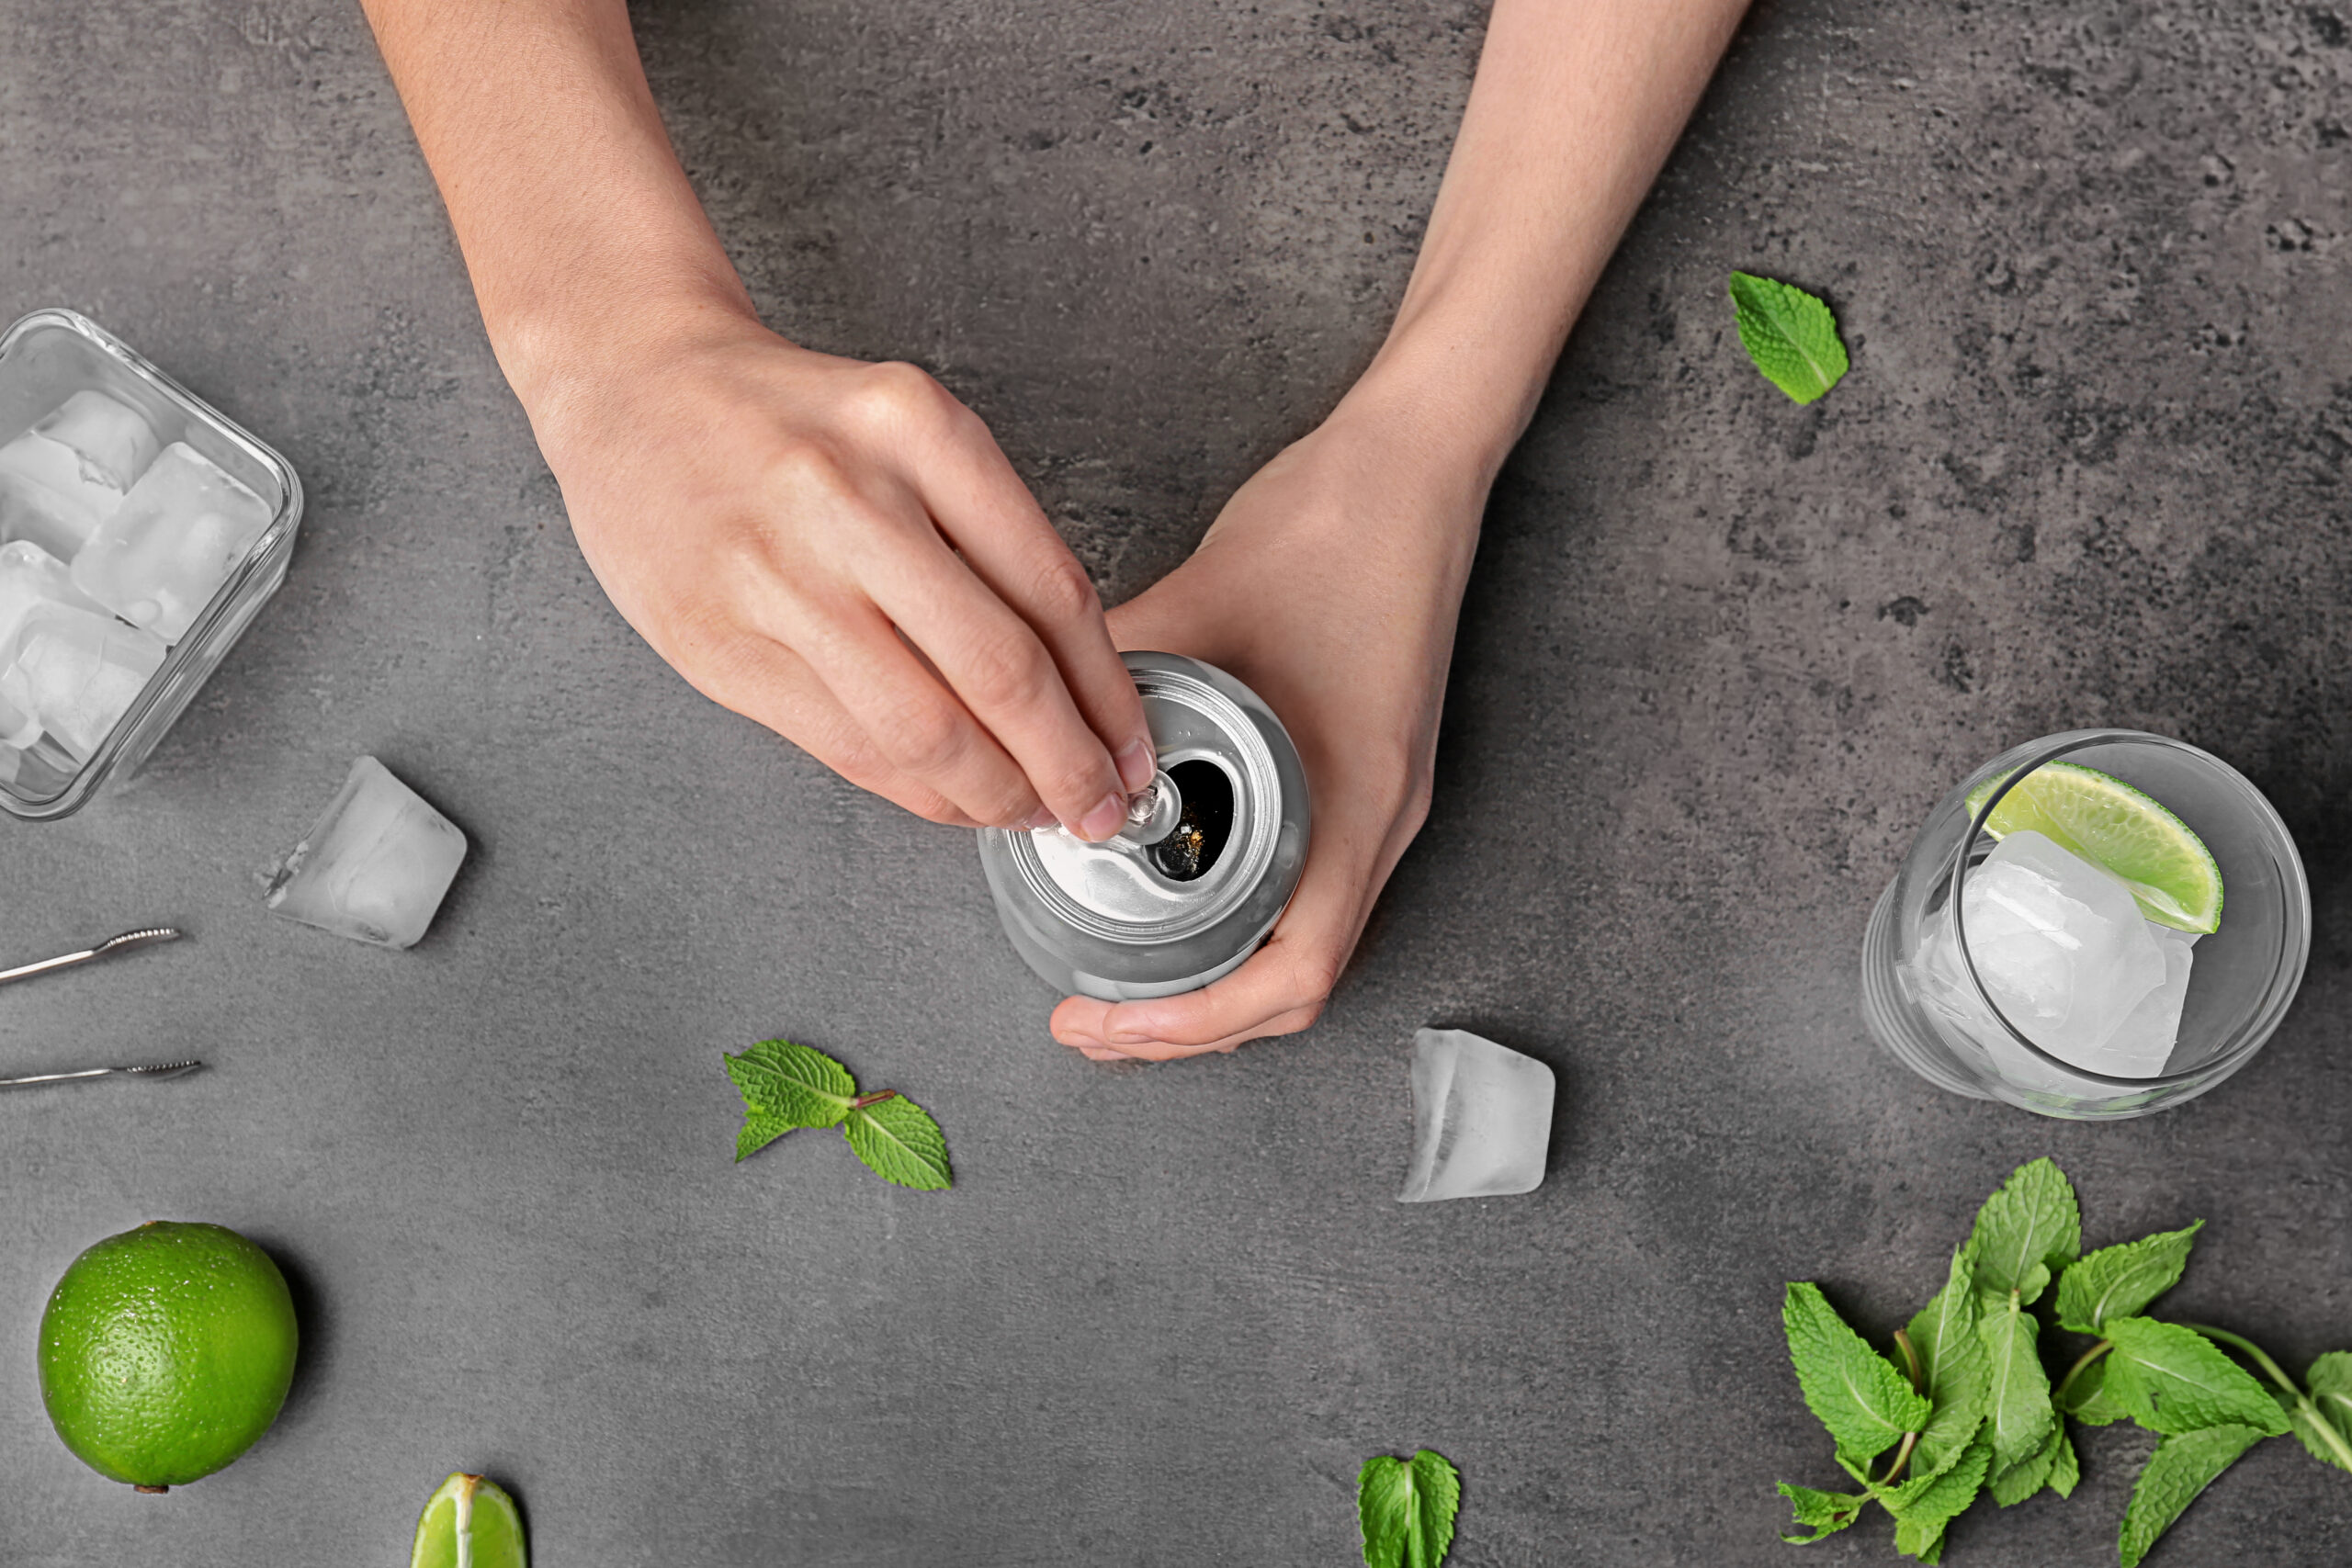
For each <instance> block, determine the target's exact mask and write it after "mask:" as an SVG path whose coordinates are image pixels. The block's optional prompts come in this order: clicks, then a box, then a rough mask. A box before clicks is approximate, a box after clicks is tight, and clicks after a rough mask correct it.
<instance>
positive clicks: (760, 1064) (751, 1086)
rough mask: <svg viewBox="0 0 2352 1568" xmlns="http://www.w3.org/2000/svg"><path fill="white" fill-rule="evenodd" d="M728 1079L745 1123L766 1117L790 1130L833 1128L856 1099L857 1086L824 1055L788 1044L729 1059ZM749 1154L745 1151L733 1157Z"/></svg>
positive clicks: (769, 1044)
mask: <svg viewBox="0 0 2352 1568" xmlns="http://www.w3.org/2000/svg"><path fill="white" fill-rule="evenodd" d="M727 1076H728V1077H730V1078H732V1079H734V1080H735V1088H736V1089H737V1091H738V1092H740V1093H741V1095H742V1097H743V1111H744V1117H745V1120H746V1121H747V1122H748V1121H749V1120H751V1119H752V1118H753V1117H755V1116H764V1117H766V1118H768V1119H770V1120H772V1121H781V1122H784V1123H785V1125H786V1128H791V1127H831V1126H834V1125H836V1124H838V1123H839V1122H840V1121H841V1119H842V1117H843V1116H845V1115H847V1114H848V1113H849V1103H850V1101H851V1100H855V1099H856V1098H857V1080H856V1079H854V1078H853V1077H850V1076H849V1069H848V1068H847V1067H844V1066H842V1065H841V1064H840V1063H839V1062H836V1061H834V1060H833V1059H832V1058H831V1056H828V1055H825V1054H824V1053H823V1052H822V1051H819V1050H815V1049H813V1048H811V1047H809V1046H807V1045H796V1044H794V1043H792V1042H791V1041H789V1040H763V1041H761V1042H760V1043H758V1044H756V1045H754V1046H752V1048H751V1049H750V1050H748V1051H745V1052H744V1053H743V1054H742V1055H740V1056H729V1057H728V1058H727ZM765 1141H766V1140H765V1139H763V1140H762V1142H765ZM752 1146H753V1147H757V1146H758V1145H752ZM749 1152H750V1150H748V1149H747V1150H742V1151H741V1153H738V1154H737V1155H736V1156H735V1157H736V1158H738V1159H741V1158H742V1157H743V1155H744V1154H748V1153H749Z"/></svg>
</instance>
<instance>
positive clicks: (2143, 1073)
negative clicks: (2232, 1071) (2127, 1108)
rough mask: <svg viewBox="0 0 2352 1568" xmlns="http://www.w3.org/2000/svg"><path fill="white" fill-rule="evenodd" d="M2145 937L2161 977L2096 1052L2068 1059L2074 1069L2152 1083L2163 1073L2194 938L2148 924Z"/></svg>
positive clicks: (2176, 1036) (2176, 1029)
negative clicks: (2159, 957)
mask: <svg viewBox="0 0 2352 1568" xmlns="http://www.w3.org/2000/svg"><path fill="white" fill-rule="evenodd" d="M2148 934H2149V935H2151V936H2153V937H2154V938H2155V940H2156V947H2157V949H2158V951H2160V952H2162V953H2164V955H2165V977H2164V980H2163V982H2162V983H2161V984H2159V985H2158V986H2157V987H2156V988H2155V989H2154V990H2153V991H2150V992H2149V993H2148V994H2147V995H2146V996H2145V997H2143V998H2141V1001H2140V1005H2139V1006H2138V1007H2136V1008H2133V1009H2132V1010H2131V1016H2129V1017H2127V1018H2126V1019H2124V1021H2122V1023H2121V1024H2120V1025H2118V1026H2117V1028H2116V1031H2115V1032H2114V1033H2113V1034H2111V1035H2109V1037H2108V1040H2107V1043H2106V1044H2105V1045H2103V1046H2101V1047H2100V1048H2099V1049H2098V1051H2097V1052H2094V1053H2089V1054H2086V1055H2081V1056H2076V1057H2071V1058H2069V1059H2070V1060H2072V1061H2073V1062H2074V1063H2075V1066H2081V1067H2088V1068H2089V1069H2090V1070H2091V1071H2093V1072H2095V1073H2105V1074H2107V1075H2108V1076H2109V1077H2118V1078H2152V1077H2155V1076H2156V1075H2157V1074H2159V1073H2161V1072H2163V1071H2164V1070H2165V1063H2166V1062H2167V1061H2169V1060H2170V1059H2171V1057H2172V1051H2173V1046H2174V1045H2175V1044H2177V1043H2178V1042H2179V1040H2180V1011H2181V1005H2182V1004H2183V1003H2184V1002H2186V1001H2188V972H2189V970H2190V968H2191V967H2193V966H2194V964H2195V963H2196V959H2197V954H2196V953H2195V952H2194V951H2193V950H2194V949H2195V947H2196V946H2197V937H2196V935H2195V933H2193V932H2190V931H2174V930H2173V929H2172V928H2171V927H2169V926H2160V925H2157V924H2156V923H2155V922H2154V920H2151V921H2149V922H2148Z"/></svg>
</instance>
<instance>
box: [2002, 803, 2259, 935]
mask: <svg viewBox="0 0 2352 1568" xmlns="http://www.w3.org/2000/svg"><path fill="white" fill-rule="evenodd" d="M2006 780H2007V774H2004V775H2002V777H2001V778H1996V779H1993V780H1990V781H1988V782H1987V783H1985V784H1979V785H1977V786H1976V787H1975V788H1974V789H1973V790H1971V791H1970V792H1969V795H1968V815H1969V816H1970V817H1971V818H1973V817H1975V816H1976V814H1977V813H1978V812H1980V811H1982V810H1984V809H1985V802H1986V801H1987V800H1989V799H1991V798H1992V795H1993V792H1994V791H1995V790H1996V789H1998V788H2000V787H2001V785H2002V784H2003V783H2004V782H2006ZM2025 829H2031V830H2032V831H2034V832H2036V833H2040V834H2041V835H2042V836H2043V837H2044V838H2046V839H2049V840H2051V841H2052V842H2053V843H2055V844H2057V845H2058V846H2059V847H2060V848H2062V849H2064V850H2066V851H2067V852H2070V853H2073V854H2077V855H2080V856H2082V857H2083V859H2085V860H2086V861H2089V862H2090V863H2093V864H2094V865H2098V866H2103V867H2105V868H2106V869H2107V870H2108V871H2109V872H2111V873H2113V874H2115V875H2116V876H2117V877H2119V878H2120V879H2121V880H2122V881H2123V883H2124V884H2125V886H2129V887H2130V888H2131V896H2132V897H2134V898H2137V899H2138V900H2139V901H2140V912H2141V913H2142V914H2143V915H2145V916H2147V917H2148V919H2152V920H2154V921H2155V922H2156V923H2157V924H2158V925H2160V926H2170V927H2172V928H2173V929H2174V930H2175V931H2219V930H2220V929H2221V926H2222V868H2221V867H2220V866H2218V865H2216V864H2214V863H2213V852H2211V850H2209V849H2207V848H2206V847H2205V840H2202V839H2200V838H2199V837H2198V836H2197V835H2196V834H2194V833H2192V832H2190V831H2189V830H2188V823H2186V822H2183V821H2182V820H2181V819H2180V818H2177V817H2175V816H2174V815H2173V814H2172V813H2171V812H2169V811H2166V810H2165V808H2164V807H2162V806H2160V805H2158V804H2157V803H2156V802H2155V801H2154V800H2152V799H2150V798H2149V797H2148V796H2146V795H2143V794H2141V793H2140V792H2139V791H2138V790H2136V789H2133V788H2132V787H2131V785H2130V784H2125V783H2124V782H2123V781H2122V780H2121V779H2119V778H2113V777H2110V776H2109V775H2108V774H2106V773H2099V772H2098V770H2096V769H2093V768H2085V767H2079V766H2077V765H2076V764H2075V763H2073V762H2044V763H2042V764H2041V766H2040V767H2038V768H2036V769H2035V770H2034V771H2033V772H2032V773H2028V774H2027V775H2026V776H2025V777H2024V778H2023V779H2022V780H2020V781H2019V782H2018V786H2017V788H2015V789H2013V790H2011V791H2009V793H2008V794H2007V795H2003V796H2002V797H2001V804H2000V805H1999V806H1997V807H1995V808H1994V810H1993V816H1992V818H1991V820H1989V821H1987V822H1986V823H1985V831H1986V832H1988V833H1990V834H1992V835H1993V837H1995V838H1996V839H2004V838H2007V837H2008V835H2010V834H2011V833H2016V832H2019V831H2023V830H2025Z"/></svg>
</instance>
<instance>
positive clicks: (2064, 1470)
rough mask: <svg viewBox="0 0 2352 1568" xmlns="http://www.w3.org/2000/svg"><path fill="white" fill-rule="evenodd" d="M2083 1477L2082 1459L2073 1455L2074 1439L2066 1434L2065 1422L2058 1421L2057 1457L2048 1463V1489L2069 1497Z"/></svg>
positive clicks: (2073, 1493)
mask: <svg viewBox="0 0 2352 1568" xmlns="http://www.w3.org/2000/svg"><path fill="white" fill-rule="evenodd" d="M2082 1479H2083V1464H2082V1461H2081V1460H2080V1459H2078V1458H2077V1457H2075V1440H2074V1439H2073V1438H2070V1437H2068V1436H2067V1435H2066V1423H2064V1421H2061V1422H2059V1423H2058V1457H2057V1458H2056V1459H2055V1460H2053V1461H2051V1465H2050V1490H2052V1492H2055V1493H2057V1494H2058V1495H2060V1496H2061V1497H2071V1496H2073V1495H2075V1485H2076V1484H2077V1483H2080V1482H2081V1480H2082Z"/></svg>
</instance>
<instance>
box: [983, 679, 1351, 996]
mask: <svg viewBox="0 0 2352 1568" xmlns="http://www.w3.org/2000/svg"><path fill="white" fill-rule="evenodd" d="M1124 657H1125V660H1126V663H1127V670H1128V671H1129V672H1130V673H1131V674H1133V675H1134V677H1135V682H1136V692H1137V694H1140V695H1141V696H1142V698H1143V711H1144V717H1145V721H1146V722H1147V723H1148V724H1149V725H1150V727H1151V739H1152V744H1153V746H1154V747H1155V748H1156V749H1157V750H1158V751H1159V772H1158V774H1157V775H1156V776H1155V777H1154V778H1153V780H1152V782H1151V784H1150V785H1149V786H1148V787H1147V788H1146V789H1144V790H1142V791H1141V792H1139V793H1137V794H1136V795H1134V796H1132V797H1130V799H1129V801H1128V813H1127V816H1128V820H1127V826H1126V828H1125V829H1123V830H1122V831H1121V832H1120V833H1119V834H1118V835H1117V836H1116V837H1114V838H1113V839H1111V840H1108V841H1106V842H1103V843H1100V844H1090V843H1088V842H1087V841H1085V840H1082V839H1080V838H1078V837H1077V836H1075V835H1074V834H1072V833H1070V832H1069V831H1067V830H1066V829H1061V828H1058V827H1056V828H1038V829H1001V828H983V829H980V866H981V869H982V870H984V871H985V872H986V873H987V874H988V879H989V894H990V895H991V896H992V897H994V898H995V899H996V912H997V918H998V919H1000V920H1001V921H1002V922H1003V923H1004V934H1005V935H1006V936H1008V937H1010V938H1011V939H1012V946H1013V949H1014V951H1016V952H1018V953H1020V954H1021V956H1022V957H1023V959H1025V960H1026V961H1027V962H1028V964H1029V967H1030V968H1032V969H1034V970H1035V971H1036V972H1037V973H1038V975H1039V976H1042V977H1043V978H1044V979H1045V980H1046V982H1047V983H1048V984H1049V985H1052V986H1053V987H1056V988H1057V989H1058V990H1060V991H1062V992H1064V993H1066V994H1067V993H1072V992H1074V993H1077V994H1079V995H1081V996H1089V997H1099V998H1102V999H1103V1000H1104V1001H1135V1000H1140V999H1142V998H1147V997H1170V996H1174V995H1176V994H1177V993H1179V992H1182V991H1192V990H1197V989H1199V988H1200V987H1203V986H1205V985H1207V984H1209V983H1210V982H1211V981H1213V980H1216V979H1220V978H1222V977H1223V976H1227V975H1229V974H1231V973H1232V972H1233V971H1234V970H1235V969H1237V968H1238V967H1239V966H1240V964H1241V962H1242V961H1243V960H1244V959H1246V958H1248V957H1249V956H1250V954H1251V953H1255V952H1256V951H1257V950H1258V945H1259V943H1261V942H1264V941H1265V940H1266V934H1267V933H1268V932H1269V931H1272V930H1273V929H1274V922H1275V921H1276V920H1278V919H1281V918H1282V912H1283V908H1285V907H1286V906H1287V905H1288V904H1289V903H1290V896H1291V894H1292V893H1293V892H1295V890H1296V889H1297V887H1298V875H1299V871H1300V869H1301V868H1302V867H1303V866H1304V865H1305V864H1306V837H1307V827H1308V820H1307V802H1306V770H1305V769H1304V768H1302V767H1301V766H1300V765H1299V761H1298V748H1297V747H1295V746H1294V745H1292V744H1291V739H1290V734H1289V732H1288V731H1287V730H1285V729H1283V725H1282V720H1280V719H1278V718H1276V717H1275V716H1274V711H1273V709H1272V708H1270V707H1268V706H1267V705H1266V704H1265V702H1264V701H1263V700H1262V699H1261V698H1260V697H1259V695H1258V694H1257V693H1255V692H1253V691H1251V690H1250V688H1249V687H1247V686H1245V685H1243V684H1242V683H1241V682H1238V681H1237V680H1235V679H1234V678H1233V677H1232V676H1230V675H1228V674H1227V673H1226V672H1225V671H1222V670H1219V669H1217V668H1216V667H1215V666H1214V665H1209V664H1204V663H1202V662H1201V661H1200V660H1197V659H1187V658H1185V657H1184V656H1182V654H1175V653H1130V654H1126V655H1125V656H1124Z"/></svg>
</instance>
